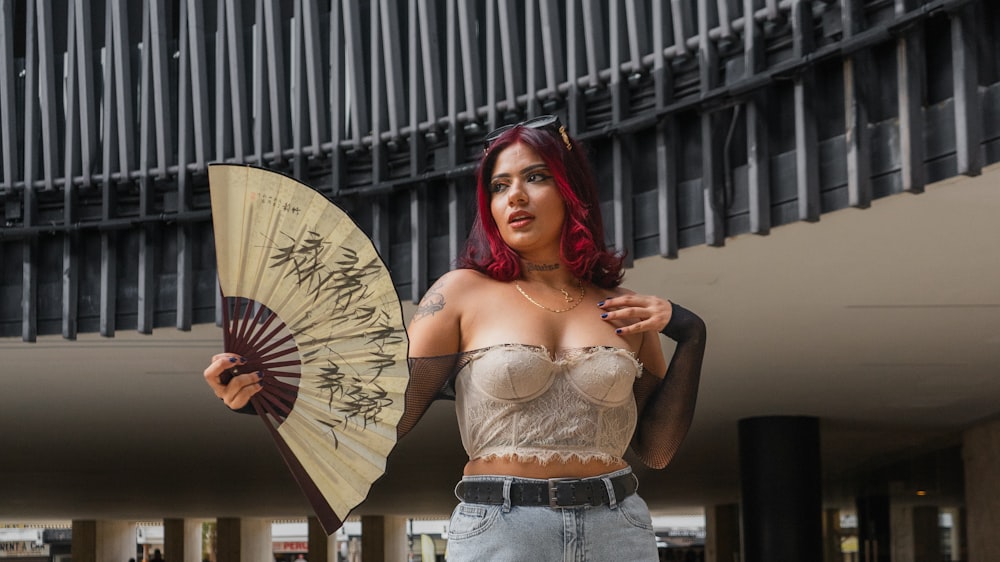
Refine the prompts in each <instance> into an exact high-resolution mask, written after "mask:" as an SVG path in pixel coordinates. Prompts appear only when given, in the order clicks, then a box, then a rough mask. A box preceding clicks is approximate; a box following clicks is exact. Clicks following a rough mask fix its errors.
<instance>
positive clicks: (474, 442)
mask: <svg viewBox="0 0 1000 562" xmlns="http://www.w3.org/2000/svg"><path fill="white" fill-rule="evenodd" d="M470 353H471V356H470V358H469V361H468V363H466V364H465V366H464V367H463V368H462V369H461V371H459V373H458V378H457V380H456V384H455V391H456V396H455V400H456V408H455V409H456V412H457V415H458V425H459V429H460V431H461V434H462V444H463V445H464V446H465V450H466V452H467V453H468V454H469V458H470V459H478V458H497V457H501V458H512V459H516V460H519V461H538V462H541V463H543V464H544V463H547V462H550V461H551V460H553V459H558V460H561V461H567V460H569V459H571V458H575V459H579V460H581V461H583V462H587V461H591V460H595V459H597V460H602V461H605V462H613V461H617V460H620V459H621V458H622V456H623V455H624V454H625V450H626V448H627V447H628V445H629V440H630V439H631V438H632V434H633V432H634V431H635V428H636V402H635V396H634V394H633V390H632V388H633V383H635V380H636V378H638V377H639V376H640V375H641V373H642V365H640V364H639V362H638V361H637V360H636V359H635V357H634V356H633V354H632V353H631V352H630V351H628V350H625V349H618V348H614V347H589V348H579V349H571V350H566V351H563V352H561V353H559V354H557V355H556V356H555V357H553V356H551V355H550V353H549V352H548V351H547V350H546V349H545V348H542V347H537V346H528V345H521V344H508V345H496V346H491V347H487V348H483V349H479V350H475V351H473V352H470Z"/></svg>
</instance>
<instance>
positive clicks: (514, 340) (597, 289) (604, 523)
mask: <svg viewBox="0 0 1000 562" xmlns="http://www.w3.org/2000/svg"><path fill="white" fill-rule="evenodd" d="M477 201H478V213H477V217H476V220H475V224H474V226H473V229H472V232H471V233H470V238H469V242H468V245H467V248H466V252H465V254H464V256H463V257H462V259H461V262H460V266H461V267H460V268H459V269H456V270H454V271H451V272H449V273H447V274H445V275H443V276H442V277H441V278H440V279H439V280H438V281H437V283H435V284H434V286H433V287H431V288H430V290H428V292H427V294H426V295H425V296H424V297H423V299H422V301H421V303H420V305H419V307H418V309H417V312H416V314H415V315H414V317H413V319H412V320H411V323H410V326H409V329H408V335H409V343H410V357H411V359H410V365H411V379H410V386H409V387H408V389H407V395H406V413H405V414H404V417H403V419H402V420H401V422H400V425H399V436H400V437H402V436H403V435H405V434H406V433H407V432H408V431H409V430H410V429H411V428H412V427H413V425H414V424H415V423H416V422H417V420H419V418H420V416H421V415H423V413H424V411H425V410H426V409H427V407H428V406H429V405H430V403H431V402H432V401H433V400H434V398H435V397H437V396H439V395H440V392H441V390H442V389H444V388H453V391H454V393H455V399H456V413H457V417H458V422H459V427H460V430H461V434H462V441H463V445H464V446H465V449H466V451H467V452H468V453H469V462H468V463H467V464H466V466H465V471H464V474H465V475H464V477H463V479H462V481H461V482H460V483H459V484H458V486H456V490H455V491H456V495H457V496H458V497H459V499H460V500H462V501H461V503H460V504H459V505H458V506H457V507H456V508H455V510H454V512H453V514H452V519H451V524H450V526H449V536H448V559H449V560H526V559H533V560H561V559H570V557H571V556H572V557H573V558H572V559H581V558H582V559H587V560H630V561H633V560H635V561H638V560H657V559H658V557H657V550H656V540H655V536H654V534H653V528H652V523H651V520H650V515H649V511H648V509H647V507H646V504H645V502H643V500H642V499H641V498H640V497H639V496H638V495H636V493H635V491H636V488H637V482H636V478H635V476H634V475H633V474H632V471H631V468H630V467H629V465H628V463H626V462H625V461H624V460H623V456H624V454H625V450H626V449H627V448H628V446H629V445H630V444H631V446H632V448H633V450H634V451H635V453H637V454H638V456H639V458H640V459H642V461H643V462H644V463H646V464H647V465H649V466H652V467H656V468H662V467H663V466H666V464H667V463H668V462H669V461H670V459H671V458H672V456H673V455H674V453H675V452H676V450H677V448H678V446H679V445H680V442H681V441H682V439H683V437H684V435H685V434H686V433H687V429H688V427H689V425H690V422H691V417H692V415H693V411H694V404H695V398H696V395H697V387H698V378H699V375H700V371H701V363H702V357H703V354H704V349H705V326H704V323H703V322H702V321H701V319H700V318H698V317H697V316H696V315H694V314H693V313H691V312H689V311H687V310H685V309H683V308H681V307H680V306H678V305H676V304H672V303H670V302H669V301H666V300H663V299H661V298H658V297H654V296H644V295H637V294H635V293H633V292H632V291H629V290H627V289H624V288H622V287H620V286H619V285H620V282H621V278H622V273H623V272H622V258H621V256H620V255H616V254H614V253H612V252H610V251H609V250H608V249H607V248H606V246H605V244H604V231H603V226H602V220H601V216H600V206H599V201H598V198H597V190H596V186H595V180H594V175H593V173H592V171H591V169H590V166H589V164H588V162H587V160H586V158H585V156H584V155H583V154H582V150H581V147H580V146H579V145H577V143H575V142H574V141H573V139H571V138H570V137H569V135H567V134H566V130H565V128H564V127H562V126H561V124H560V123H559V121H558V119H556V118H555V117H552V116H546V117H542V118H537V119H534V120H531V121H527V122H524V123H520V124H517V125H514V126H508V127H504V128H501V129H498V130H497V131H494V132H493V133H491V134H490V135H488V136H487V144H486V147H485V152H484V156H483V159H482V162H481V163H480V166H479V170H478V173H477ZM661 331H662V333H664V334H665V335H666V336H668V337H670V338H672V339H674V340H675V341H677V346H676V349H675V351H674V355H673V357H672V359H671V361H670V365H669V367H668V366H667V362H666V360H665V359H664V356H663V352H662V349H661V347H660V342H659V337H658V333H659V332H661ZM231 359H232V357H230V356H229V355H228V354H222V355H218V356H216V359H215V361H214V362H213V364H212V365H211V366H210V367H209V368H208V369H206V371H205V376H206V379H207V380H208V381H209V384H210V385H211V386H212V387H213V388H214V389H215V391H216V394H217V395H218V396H220V397H221V398H223V400H224V401H225V402H226V404H227V405H228V406H230V407H231V408H237V409H238V408H240V407H242V406H244V405H245V404H246V402H247V401H248V400H249V398H250V397H251V396H252V395H253V394H254V393H256V392H257V390H259V384H257V383H256V380H255V378H254V375H242V376H241V377H237V378H235V379H233V382H235V383H236V384H235V385H234V384H230V385H228V386H222V385H221V384H219V382H218V381H219V378H218V377H219V375H220V374H221V373H222V371H223V370H225V369H226V368H228V367H231V366H232V364H231V363H230V362H229V361H230V360H231Z"/></svg>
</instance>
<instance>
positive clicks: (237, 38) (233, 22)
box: [216, 0, 252, 162]
mask: <svg viewBox="0 0 1000 562" xmlns="http://www.w3.org/2000/svg"><path fill="white" fill-rule="evenodd" d="M225 30H226V34H225V36H226V41H227V42H228V44H227V46H226V53H227V54H228V55H229V56H228V58H227V59H226V60H225V66H224V67H223V68H220V69H217V70H218V72H225V71H226V70H228V71H229V85H230V88H229V104H230V105H229V110H230V111H232V115H233V118H232V128H233V157H234V160H235V161H236V162H243V161H244V158H245V157H246V156H247V155H248V154H250V146H249V144H250V140H249V138H250V135H249V129H248V128H247V127H246V124H247V123H250V122H251V121H252V120H251V119H250V118H249V116H248V115H247V86H248V84H247V76H246V67H245V66H244V58H243V45H244V40H243V33H244V27H243V6H242V3H238V2H237V0H226V18H225ZM216 95H219V94H218V93H216Z"/></svg>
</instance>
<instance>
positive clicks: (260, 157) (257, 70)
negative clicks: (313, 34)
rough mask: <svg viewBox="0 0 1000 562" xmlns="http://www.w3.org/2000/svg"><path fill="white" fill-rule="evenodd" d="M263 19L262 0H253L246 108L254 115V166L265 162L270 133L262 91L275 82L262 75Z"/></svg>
mask: <svg viewBox="0 0 1000 562" xmlns="http://www.w3.org/2000/svg"><path fill="white" fill-rule="evenodd" d="M267 19H268V18H267V16H265V15H264V1H263V0H256V2H255V9H254V20H255V21H256V25H254V28H253V41H252V43H253V45H252V47H251V51H252V53H253V54H252V56H251V60H252V61H253V62H252V63H251V64H252V68H251V70H250V88H251V90H250V107H251V109H250V111H251V114H252V115H253V116H254V119H253V133H252V136H253V156H254V162H256V163H257V165H258V166H263V165H265V164H264V158H265V156H264V155H265V154H266V152H267V150H268V144H269V143H268V140H269V139H268V137H270V134H269V132H270V130H271V120H272V118H273V114H272V112H271V104H270V103H268V102H269V101H270V99H269V98H270V96H267V95H266V94H265V93H264V92H265V90H270V89H271V88H274V87H275V86H276V84H275V83H274V81H273V80H269V79H266V78H265V76H267V73H268V68H270V62H271V61H269V60H268V56H267V31H266V29H267V28H268V27H270V24H271V22H268V21H266V20H267ZM265 100H266V101H265ZM274 159H275V160H279V161H280V159H281V156H280V155H277V154H276V155H275V158H274Z"/></svg>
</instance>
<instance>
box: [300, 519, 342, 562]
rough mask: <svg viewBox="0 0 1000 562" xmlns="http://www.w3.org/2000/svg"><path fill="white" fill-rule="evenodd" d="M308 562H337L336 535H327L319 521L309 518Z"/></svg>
mask: <svg viewBox="0 0 1000 562" xmlns="http://www.w3.org/2000/svg"><path fill="white" fill-rule="evenodd" d="M307 558H308V559H309V562H337V534H336V533H334V534H333V535H327V534H326V531H324V530H323V526H322V525H320V523H319V519H317V518H315V517H310V518H309V556H307Z"/></svg>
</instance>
